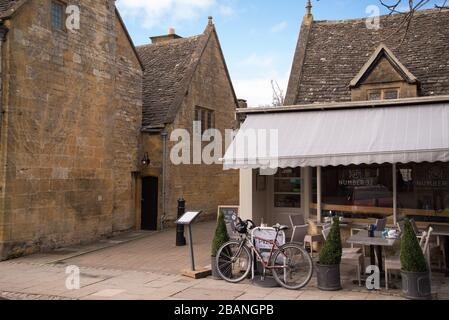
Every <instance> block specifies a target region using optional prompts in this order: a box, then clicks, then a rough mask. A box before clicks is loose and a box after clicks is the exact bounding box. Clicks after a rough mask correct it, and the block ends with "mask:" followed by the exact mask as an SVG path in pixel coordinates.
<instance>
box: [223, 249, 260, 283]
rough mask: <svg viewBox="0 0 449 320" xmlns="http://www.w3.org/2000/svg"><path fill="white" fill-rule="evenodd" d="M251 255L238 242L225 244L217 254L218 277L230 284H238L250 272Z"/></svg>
mask: <svg viewBox="0 0 449 320" xmlns="http://www.w3.org/2000/svg"><path fill="white" fill-rule="evenodd" d="M251 261H252V258H251V253H250V251H249V249H248V247H247V246H245V245H244V244H243V243H242V242H239V241H229V242H227V243H225V244H224V245H223V246H222V247H221V248H220V249H219V250H218V253H217V258H216V264H217V271H218V274H219V275H220V277H221V278H222V279H223V280H225V281H227V282H230V283H238V282H240V281H243V280H244V279H245V278H246V277H248V274H249V272H250V271H251Z"/></svg>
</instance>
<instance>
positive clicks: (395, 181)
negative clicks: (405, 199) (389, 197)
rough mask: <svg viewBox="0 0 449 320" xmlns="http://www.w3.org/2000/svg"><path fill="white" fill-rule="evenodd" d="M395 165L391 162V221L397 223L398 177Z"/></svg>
mask: <svg viewBox="0 0 449 320" xmlns="http://www.w3.org/2000/svg"><path fill="white" fill-rule="evenodd" d="M396 170H397V166H396V163H393V221H394V225H396V224H397V223H398V183H397V182H398V177H397V175H396Z"/></svg>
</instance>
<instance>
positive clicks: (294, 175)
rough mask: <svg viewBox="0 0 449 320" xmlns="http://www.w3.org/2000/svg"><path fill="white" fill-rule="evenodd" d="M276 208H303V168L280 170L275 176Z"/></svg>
mask: <svg viewBox="0 0 449 320" xmlns="http://www.w3.org/2000/svg"><path fill="white" fill-rule="evenodd" d="M274 207H275V208H301V168H294V169H293V168H286V169H279V170H278V172H277V173H276V175H275V176H274Z"/></svg>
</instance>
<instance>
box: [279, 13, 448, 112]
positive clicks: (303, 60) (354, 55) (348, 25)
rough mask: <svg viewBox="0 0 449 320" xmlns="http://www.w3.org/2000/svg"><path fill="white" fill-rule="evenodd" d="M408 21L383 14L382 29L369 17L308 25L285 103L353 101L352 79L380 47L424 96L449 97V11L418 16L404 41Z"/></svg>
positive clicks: (300, 42) (297, 55)
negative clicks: (374, 26) (411, 77)
mask: <svg viewBox="0 0 449 320" xmlns="http://www.w3.org/2000/svg"><path fill="white" fill-rule="evenodd" d="M403 17H404V16H403V15H400V14H394V15H391V16H382V17H381V18H380V25H381V28H380V29H379V30H374V29H368V28H367V26H366V19H355V20H342V21H313V22H312V23H311V24H303V26H302V28H301V35H300V39H299V42H298V48H297V50H296V53H295V58H294V63H293V67H292V73H291V75H290V82H289V87H288V90H287V96H286V102H285V103H286V105H297V104H298V105H299V104H310V103H323V102H344V101H350V100H351V92H350V83H351V80H353V79H354V78H355V77H356V76H357V74H358V73H359V72H360V70H361V69H362V68H363V66H364V65H365V64H366V63H367V61H368V60H369V59H370V57H371V56H372V55H373V53H374V52H375V51H376V48H378V47H379V46H380V45H381V43H384V44H385V46H387V47H388V48H389V49H390V50H391V52H392V53H393V54H394V56H396V57H397V59H398V61H400V62H401V63H402V64H403V66H404V67H405V68H406V69H407V70H409V72H410V73H411V74H413V75H414V76H415V77H416V78H417V79H418V81H419V89H420V95H421V96H433V95H447V94H449V77H448V74H449V59H447V57H448V55H449V32H448V31H447V30H449V11H447V10H439V9H431V10H423V11H419V12H417V13H416V15H415V16H414V19H413V22H412V25H411V28H410V30H409V33H408V34H407V37H406V38H405V40H404V41H403V42H402V40H403V38H404V33H403V32H402V31H400V32H396V31H397V30H398V28H399V26H400V24H401V22H402V20H403Z"/></svg>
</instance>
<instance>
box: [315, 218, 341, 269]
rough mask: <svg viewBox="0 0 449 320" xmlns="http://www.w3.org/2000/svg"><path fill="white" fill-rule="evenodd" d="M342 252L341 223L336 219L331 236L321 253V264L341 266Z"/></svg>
mask: <svg viewBox="0 0 449 320" xmlns="http://www.w3.org/2000/svg"><path fill="white" fill-rule="evenodd" d="M342 252H343V249H342V245H341V235H340V221H339V220H338V218H335V219H334V223H333V224H332V227H331V231H330V232H329V236H328V237H327V240H326V242H325V243H324V246H323V248H322V249H321V252H320V264H321V265H325V266H332V265H336V264H340V263H341V255H342Z"/></svg>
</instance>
